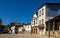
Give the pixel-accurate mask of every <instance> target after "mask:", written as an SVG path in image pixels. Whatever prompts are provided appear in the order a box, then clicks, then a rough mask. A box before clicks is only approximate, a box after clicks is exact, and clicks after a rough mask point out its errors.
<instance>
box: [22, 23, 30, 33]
mask: <svg viewBox="0 0 60 38" xmlns="http://www.w3.org/2000/svg"><path fill="white" fill-rule="evenodd" d="M23 28H24V29H25V33H30V32H31V24H30V23H28V24H23Z"/></svg>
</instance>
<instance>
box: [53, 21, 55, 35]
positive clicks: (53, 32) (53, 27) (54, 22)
mask: <svg viewBox="0 0 60 38" xmlns="http://www.w3.org/2000/svg"><path fill="white" fill-rule="evenodd" d="M54 27H55V22H54V21H53V34H54V32H55V31H54Z"/></svg>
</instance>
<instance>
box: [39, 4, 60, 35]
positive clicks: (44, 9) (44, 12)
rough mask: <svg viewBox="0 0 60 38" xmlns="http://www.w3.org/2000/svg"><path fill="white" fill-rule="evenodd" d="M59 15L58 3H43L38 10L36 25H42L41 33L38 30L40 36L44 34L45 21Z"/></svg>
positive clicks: (59, 7)
mask: <svg viewBox="0 0 60 38" xmlns="http://www.w3.org/2000/svg"><path fill="white" fill-rule="evenodd" d="M57 15H60V3H44V4H43V5H42V6H41V7H39V9H38V20H39V21H38V22H39V23H38V25H40V26H41V25H43V27H44V28H43V29H42V31H41V30H40V34H45V33H46V23H45V22H46V21H48V20H49V18H50V19H52V18H53V17H55V16H57Z"/></svg>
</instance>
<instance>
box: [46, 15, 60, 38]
mask: <svg viewBox="0 0 60 38" xmlns="http://www.w3.org/2000/svg"><path fill="white" fill-rule="evenodd" d="M49 23H50V35H52V36H53V35H56V37H59V35H60V15H58V16H56V17H54V18H52V19H50V20H48V21H46V32H47V34H48V31H49Z"/></svg>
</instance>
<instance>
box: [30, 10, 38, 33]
mask: <svg viewBox="0 0 60 38" xmlns="http://www.w3.org/2000/svg"><path fill="white" fill-rule="evenodd" d="M38 31H39V29H38V15H37V13H36V10H34V15H33V17H32V21H31V33H32V34H38Z"/></svg>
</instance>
